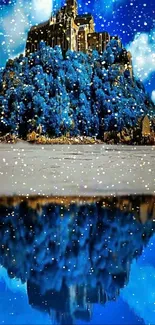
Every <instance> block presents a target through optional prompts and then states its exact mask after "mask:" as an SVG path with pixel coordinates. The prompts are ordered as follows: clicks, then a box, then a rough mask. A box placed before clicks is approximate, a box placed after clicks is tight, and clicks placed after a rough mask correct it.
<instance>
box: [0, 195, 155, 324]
mask: <svg viewBox="0 0 155 325" xmlns="http://www.w3.org/2000/svg"><path fill="white" fill-rule="evenodd" d="M154 254H155V197H154V196H151V195H150V196H146V195H145V196H126V197H125V196H123V197H121V196H120V197H119V196H117V197H112V196H111V197H108V196H106V197H98V198H95V197H89V198H79V197H74V198H70V197H47V198H45V197H40V198H39V197H33V198H32V197H31V198H21V197H17V196H16V197H1V198H0V265H1V267H0V324H106V325H107V324H126V325H127V324H132V325H135V324H146V325H148V324H152V325H154V324H155V259H154Z"/></svg>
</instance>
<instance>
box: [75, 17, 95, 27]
mask: <svg viewBox="0 0 155 325" xmlns="http://www.w3.org/2000/svg"><path fill="white" fill-rule="evenodd" d="M92 19H93V16H92V15H91V14H84V15H77V16H76V18H75V23H76V24H80V25H82V24H89V22H90V20H92Z"/></svg>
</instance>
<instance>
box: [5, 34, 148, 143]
mask: <svg viewBox="0 0 155 325" xmlns="http://www.w3.org/2000/svg"><path fill="white" fill-rule="evenodd" d="M125 60H127V51H125V50H124V49H122V48H121V47H120V46H119V42H118V41H117V40H111V41H110V42H109V44H108V45H107V48H106V51H105V52H104V53H103V54H99V53H98V52H97V51H93V52H92V54H91V56H90V55H88V54H84V53H81V52H71V51H68V52H67V53H66V55H65V58H64V57H63V56H62V52H61V49H60V47H59V46H56V47H55V48H54V49H53V48H51V47H49V46H46V44H45V43H44V42H41V43H40V46H39V49H38V52H36V53H33V54H31V55H30V56H29V57H23V56H22V55H21V56H20V57H19V58H16V59H15V60H9V61H8V62H7V64H6V67H5V69H3V71H1V72H0V132H1V134H5V133H7V132H12V133H15V134H17V135H19V136H20V137H23V138H24V137H26V135H27V133H28V132H30V131H32V130H35V131H36V129H37V127H38V125H42V130H43V133H45V134H46V135H49V136H60V135H64V134H67V133H69V134H70V135H87V136H92V135H96V136H98V137H102V135H103V132H104V130H121V129H122V128H124V127H132V126H134V125H135V124H136V122H137V119H138V118H139V117H140V116H141V115H143V114H146V113H147V112H148V110H149V111H152V112H153V114H154V106H153V103H152V102H151V100H150V98H149V97H148V95H147V94H146V93H145V89H144V87H143V85H142V83H141V82H140V81H136V80H135V79H134V78H133V79H131V76H130V72H129V70H128V69H126V68H125V65H124V62H126V61H125Z"/></svg>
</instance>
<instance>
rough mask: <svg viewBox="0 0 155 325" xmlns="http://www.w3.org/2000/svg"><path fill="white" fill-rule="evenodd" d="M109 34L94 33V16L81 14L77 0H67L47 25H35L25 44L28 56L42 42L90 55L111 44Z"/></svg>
mask: <svg viewBox="0 0 155 325" xmlns="http://www.w3.org/2000/svg"><path fill="white" fill-rule="evenodd" d="M110 38H111V37H110V35H109V34H108V33H107V32H100V33H97V32H96V31H95V24H94V18H93V16H92V15H91V14H85V15H78V12H77V0H67V3H66V5H65V6H64V7H62V8H61V9H60V10H59V11H58V12H57V14H56V16H52V17H51V18H50V19H49V20H48V21H47V22H45V23H43V24H39V25H37V26H33V27H32V28H31V30H30V31H29V33H28V39H27V44H26V52H27V54H29V53H31V52H34V51H37V49H38V46H39V43H40V41H41V40H43V41H45V42H46V44H47V45H49V46H51V47H54V46H56V45H59V46H61V48H62V51H63V52H66V51H67V50H68V49H70V50H72V51H82V52H87V51H89V50H94V49H96V50H98V51H99V52H103V51H104V50H105V48H106V45H107V43H108V42H109V41H110Z"/></svg>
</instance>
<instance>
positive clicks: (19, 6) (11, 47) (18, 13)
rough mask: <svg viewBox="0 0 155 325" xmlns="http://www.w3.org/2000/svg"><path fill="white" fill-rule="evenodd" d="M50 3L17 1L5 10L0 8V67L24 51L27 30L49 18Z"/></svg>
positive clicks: (46, 0)
mask: <svg viewBox="0 0 155 325" xmlns="http://www.w3.org/2000/svg"><path fill="white" fill-rule="evenodd" d="M52 3H53V1H52V0H44V1H43V0H30V1H25V0H17V1H16V2H15V3H14V5H8V6H7V9H6V6H3V8H2V7H1V8H0V10H1V17H0V56H1V57H0V66H3V65H4V64H5V62H6V60H7V59H8V58H14V57H15V56H17V55H18V54H20V53H21V52H23V51H24V49H25V44H26V38H27V32H28V30H29V28H30V27H31V26H32V25H35V24H38V23H39V22H41V21H44V20H46V19H48V18H49V17H50V15H51V12H52Z"/></svg>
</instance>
